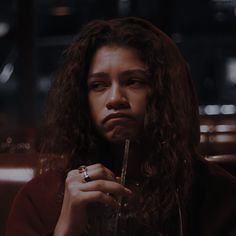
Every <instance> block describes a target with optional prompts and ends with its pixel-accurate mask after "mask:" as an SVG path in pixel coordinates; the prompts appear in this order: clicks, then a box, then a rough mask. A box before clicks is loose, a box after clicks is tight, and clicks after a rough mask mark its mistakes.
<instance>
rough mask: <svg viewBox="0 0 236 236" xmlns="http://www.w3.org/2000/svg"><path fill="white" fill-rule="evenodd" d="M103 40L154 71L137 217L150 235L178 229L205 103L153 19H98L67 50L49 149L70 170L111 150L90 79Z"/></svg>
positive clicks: (54, 97)
mask: <svg viewBox="0 0 236 236" xmlns="http://www.w3.org/2000/svg"><path fill="white" fill-rule="evenodd" d="M104 45H116V46H125V47H130V48H134V49H136V50H137V52H138V55H139V57H140V59H141V60H142V61H143V62H144V63H145V64H146V65H147V67H148V69H149V74H150V76H149V77H150V79H149V80H150V81H149V82H150V86H151V88H152V94H151V95H150V97H149V101H148V107H147V122H146V123H145V134H144V142H145V143H147V144H148V147H149V150H150V153H149V154H148V155H147V156H146V157H145V160H144V161H143V163H142V166H141V169H142V173H143V176H144V180H145V181H144V182H143V183H142V193H141V194H140V197H139V206H141V207H139V208H140V209H139V211H138V212H137V214H136V218H137V219H138V221H137V222H138V223H139V224H143V225H145V227H146V228H147V230H148V229H149V231H145V232H149V235H152V233H153V234H154V233H156V234H155V235H157V232H159V235H162V234H164V235H166V234H167V235H168V232H169V234H171V233H170V230H167V229H166V228H167V225H168V224H169V223H170V222H172V221H176V220H177V218H178V217H176V212H177V209H178V207H179V203H177V200H176V191H178V196H179V199H180V202H181V203H180V204H181V207H182V208H183V209H184V202H185V201H186V200H187V199H188V197H189V194H190V191H191V184H192V181H191V180H192V162H193V160H194V159H195V158H197V157H198V145H199V120H198V106H197V105H198V104H197V100H196V96H195V91H194V88H193V85H192V81H191V79H190V76H189V71H188V67H187V64H186V62H185V60H184V59H183V57H182V56H181V53H180V52H179V50H178V49H177V47H176V46H175V44H174V43H173V41H172V40H171V39H170V38H169V37H168V36H167V35H165V34H164V33H163V32H162V31H160V30H159V29H158V28H156V27H155V26H153V25H152V24H151V23H149V22H147V21H145V20H143V19H139V18H134V17H127V18H117V19H111V20H95V21H93V22H91V23H89V24H87V25H86V26H84V28H82V30H81V31H80V33H79V35H78V37H77V38H76V39H75V41H74V42H73V43H72V45H71V46H70V47H69V48H68V49H67V51H66V52H65V60H64V62H63V64H62V66H61V67H60V69H59V71H58V73H57V75H56V79H55V80H54V82H53V85H52V88H51V91H50V94H49V103H48V112H47V114H48V116H47V127H48V139H47V142H45V146H44V151H47V152H53V153H57V154H60V155H61V154H63V155H65V156H66V158H67V168H66V169H67V170H70V169H73V168H77V167H78V166H79V165H81V164H90V163H94V162H96V161H100V162H102V161H104V160H101V156H106V155H107V152H108V150H107V148H106V153H104V150H105V148H104V146H105V144H104V143H105V141H104V140H102V139H99V138H98V137H97V135H96V132H95V130H94V128H93V125H92V122H91V118H90V115H89V106H88V101H87V81H86V80H87V75H88V70H89V66H90V61H91V59H92V57H93V55H94V53H95V51H96V50H97V49H98V48H99V47H101V46H104ZM106 147H107V146H106ZM113 168H115V167H113ZM147 173H149V174H147ZM156 222H158V224H157V223H156ZM172 223H173V222H172ZM169 226H170V225H169ZM169 228H171V227H169ZM172 230H173V231H175V230H174V229H172ZM151 232H152V233H151ZM171 235H174V234H171Z"/></svg>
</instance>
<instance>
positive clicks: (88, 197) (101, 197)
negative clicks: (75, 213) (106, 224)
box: [82, 191, 119, 208]
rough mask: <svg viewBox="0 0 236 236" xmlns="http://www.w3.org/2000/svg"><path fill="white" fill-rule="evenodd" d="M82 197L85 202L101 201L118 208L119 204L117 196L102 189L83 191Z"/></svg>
mask: <svg viewBox="0 0 236 236" xmlns="http://www.w3.org/2000/svg"><path fill="white" fill-rule="evenodd" d="M82 198H83V201H84V203H85V204H87V203H92V202H100V203H103V204H105V205H109V206H111V207H113V208H117V207H118V206H119V203H118V202H117V201H116V200H115V198H113V197H112V196H111V195H108V194H105V193H103V192H100V191H90V192H83V196H82Z"/></svg>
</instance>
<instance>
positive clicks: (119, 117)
mask: <svg viewBox="0 0 236 236" xmlns="http://www.w3.org/2000/svg"><path fill="white" fill-rule="evenodd" d="M123 119H132V120H133V119H134V117H133V116H131V115H128V114H125V113H112V114H110V115H108V116H106V117H105V118H104V119H103V121H102V123H103V124H104V123H106V122H107V121H109V120H123Z"/></svg>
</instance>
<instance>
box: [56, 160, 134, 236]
mask: <svg viewBox="0 0 236 236" xmlns="http://www.w3.org/2000/svg"><path fill="white" fill-rule="evenodd" d="M86 168H87V173H88V175H89V177H90V179H91V181H90V182H86V181H85V179H84V176H83V173H79V171H78V169H77V170H71V171H70V172H69V173H68V175H67V178H66V181H65V192H64V200H63V204H62V210H61V214H60V217H59V219H58V222H57V225H56V228H55V230H54V236H73V235H76V236H78V235H82V233H83V232H84V231H85V228H86V225H87V205H88V204H89V203H94V202H100V203H104V204H106V205H109V206H111V207H114V208H116V207H117V206H118V203H117V201H116V198H117V197H119V196H129V195H131V194H132V192H131V191H130V190H129V189H127V188H125V187H124V186H122V185H121V184H119V183H118V182H117V180H116V177H115V175H114V174H113V173H112V172H111V171H110V170H109V169H107V168H106V167H104V166H103V165H102V164H94V165H90V166H87V167H86Z"/></svg>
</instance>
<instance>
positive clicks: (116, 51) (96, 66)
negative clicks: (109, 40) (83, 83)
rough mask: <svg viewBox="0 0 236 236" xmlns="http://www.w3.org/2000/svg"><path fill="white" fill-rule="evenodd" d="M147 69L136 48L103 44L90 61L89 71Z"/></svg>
mask: <svg viewBox="0 0 236 236" xmlns="http://www.w3.org/2000/svg"><path fill="white" fill-rule="evenodd" d="M133 68H134V69H145V68H146V66H145V64H144V62H143V61H142V60H141V59H140V57H139V56H138V52H137V50H136V49H134V48H130V47H125V46H115V45H112V46H102V47H100V48H98V49H97V50H96V51H95V53H94V55H93V57H92V60H91V62H90V70H89V72H90V73H91V72H97V71H100V70H107V69H121V70H125V69H133Z"/></svg>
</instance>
